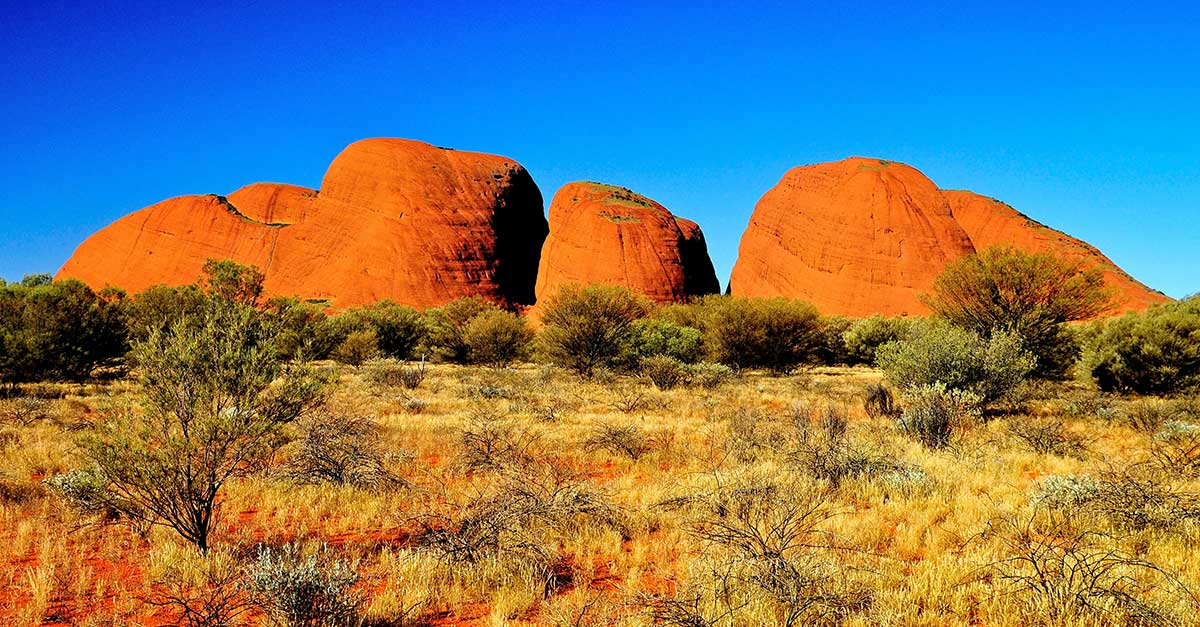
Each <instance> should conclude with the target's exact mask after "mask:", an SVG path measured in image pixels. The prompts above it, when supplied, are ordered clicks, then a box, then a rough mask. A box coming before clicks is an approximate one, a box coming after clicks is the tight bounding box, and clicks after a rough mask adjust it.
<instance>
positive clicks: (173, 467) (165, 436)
mask: <svg viewBox="0 0 1200 627" xmlns="http://www.w3.org/2000/svg"><path fill="white" fill-rule="evenodd" d="M272 331H273V330H272V329H271V328H270V327H268V326H265V325H264V324H263V321H262V318H261V317H260V316H259V315H258V314H257V312H255V311H254V310H252V309H249V308H247V307H243V306H239V305H237V304H235V303H231V302H228V301H225V300H223V299H215V300H213V301H212V302H210V303H209V304H208V306H206V308H205V311H204V313H203V319H202V320H201V321H199V322H198V323H196V324H189V323H188V321H186V320H184V321H181V322H179V323H177V324H175V325H174V326H172V327H171V328H170V329H168V330H166V331H154V332H153V333H151V335H150V337H149V338H147V339H146V340H145V341H144V342H140V343H138V344H137V345H135V346H134V349H133V356H134V358H135V361H136V363H137V366H138V371H139V374H140V379H141V387H142V394H143V398H142V403H141V408H140V410H139V411H125V412H118V413H115V414H114V415H110V416H107V417H106V420H104V421H103V422H101V423H100V424H99V425H97V427H96V429H95V430H94V432H92V433H91V434H89V435H87V436H85V437H84V438H83V439H82V441H81V445H82V448H83V451H84V454H85V456H86V457H87V458H88V459H89V460H90V461H91V462H92V463H94V464H95V466H96V467H97V469H98V471H99V473H100V475H101V476H102V477H103V478H104V479H105V480H106V481H108V483H109V493H110V494H111V498H110V502H109V503H107V505H108V506H110V507H111V508H113V509H114V510H115V511H117V512H119V513H121V514H123V515H124V516H126V517H128V518H131V519H136V520H141V521H143V522H145V523H148V524H154V525H164V526H167V527H170V528H172V529H174V530H175V531H176V532H178V533H179V535H180V536H182V537H183V538H184V539H185V540H187V541H188V542H191V543H193V544H195V545H196V547H198V548H199V549H200V550H201V551H205V552H207V551H208V548H209V533H210V531H211V530H212V526H213V521H214V517H215V515H216V510H217V504H218V496H219V494H220V491H221V488H222V487H223V486H224V485H225V483H226V482H227V481H228V480H229V479H230V478H232V477H234V476H237V475H238V474H240V473H244V472H247V471H248V470H250V469H253V468H255V467H256V466H258V465H259V464H261V463H262V462H263V461H264V460H265V459H266V458H267V456H268V455H269V454H270V453H271V452H272V451H273V450H274V449H275V448H277V447H278V446H279V445H280V443H281V437H280V433H281V429H282V427H283V425H285V424H286V423H288V422H291V421H292V420H294V419H295V418H296V417H298V416H299V415H301V413H303V412H304V411H305V410H306V409H308V408H309V407H311V406H312V405H313V403H314V401H315V400H316V399H317V398H318V397H319V395H320V391H321V384H320V382H319V381H317V380H316V379H315V378H314V377H313V376H312V375H311V374H310V373H309V372H308V371H307V370H305V369H303V368H294V369H287V370H285V369H284V367H283V365H282V364H281V362H280V360H279V358H278V356H277V354H276V352H275V350H274V347H273V344H272V341H271V340H272V335H273V333H272Z"/></svg>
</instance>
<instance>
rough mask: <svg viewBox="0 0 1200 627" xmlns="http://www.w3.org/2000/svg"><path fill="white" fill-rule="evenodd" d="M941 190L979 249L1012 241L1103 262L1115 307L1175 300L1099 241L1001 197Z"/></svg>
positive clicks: (1087, 262)
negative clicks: (1099, 247) (1041, 219)
mask: <svg viewBox="0 0 1200 627" xmlns="http://www.w3.org/2000/svg"><path fill="white" fill-rule="evenodd" d="M942 195H943V196H945V197H946V200H947V201H948V202H949V203H950V209H951V210H952V211H953V212H954V218H955V220H957V221H958V223H959V224H961V225H962V227H963V229H964V230H966V232H967V236H968V237H970V238H971V242H973V243H974V245H975V248H976V249H977V250H984V249H986V248H990V247H992V246H1003V245H1008V246H1014V247H1016V248H1019V249H1021V250H1025V251H1028V252H1035V253H1036V252H1050V253H1053V254H1054V255H1057V256H1059V257H1063V258H1066V259H1071V260H1078V261H1081V262H1082V263H1083V265H1084V267H1087V268H1100V270H1101V271H1102V272H1103V274H1104V284H1105V286H1107V287H1108V288H1109V289H1111V290H1112V291H1113V307H1112V310H1111V313H1124V312H1126V311H1135V310H1141V309H1145V308H1146V307H1148V306H1150V305H1153V304H1155V303H1162V302H1166V301H1169V300H1171V299H1170V298H1168V297H1167V296H1165V295H1163V294H1162V293H1160V292H1156V291H1154V290H1152V289H1150V288H1148V287H1146V286H1145V285H1143V284H1141V283H1139V282H1138V281H1137V280H1136V279H1134V278H1133V277H1131V276H1129V274H1128V273H1127V272H1125V271H1124V270H1122V269H1121V268H1119V267H1117V264H1115V263H1113V262H1112V260H1110V259H1109V258H1108V257H1105V256H1104V254H1103V253H1101V252H1100V251H1099V250H1097V249H1096V247H1095V246H1092V245H1091V244H1088V243H1087V242H1084V241H1082V240H1079V239H1076V238H1074V237H1071V236H1070V235H1067V234H1066V233H1062V232H1061V231H1056V230H1054V229H1052V228H1050V227H1048V226H1046V225H1044V224H1041V223H1039V222H1037V221H1035V220H1033V219H1032V218H1030V217H1028V216H1026V215H1025V214H1023V213H1021V212H1019V211H1017V210H1016V209H1013V208H1012V207H1010V206H1008V205H1006V204H1004V203H1002V202H1000V201H999V200H996V199H994V198H988V197H987V196H981V195H979V194H976V193H974V192H967V191H957V190H946V191H943V192H942Z"/></svg>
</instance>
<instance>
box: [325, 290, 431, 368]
mask: <svg viewBox="0 0 1200 627" xmlns="http://www.w3.org/2000/svg"><path fill="white" fill-rule="evenodd" d="M342 315H343V316H349V320H351V321H354V320H358V321H361V325H360V326H359V327H358V328H357V329H356V330H360V331H361V330H371V331H373V332H374V333H375V337H376V339H377V340H378V341H379V352H380V353H381V354H383V356H384V357H392V358H394V359H401V360H403V359H409V358H411V357H413V353H414V352H415V351H416V349H417V347H418V346H419V345H420V344H421V342H422V340H424V338H425V322H424V320H422V319H421V314H419V313H417V310H415V309H413V308H412V307H405V306H403V305H397V304H396V303H394V302H392V301H390V300H383V301H379V302H378V303H375V304H373V305H367V306H365V307H359V308H357V309H352V310H350V311H347V312H346V313H344V314H342Z"/></svg>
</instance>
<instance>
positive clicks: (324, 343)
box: [263, 296, 345, 359]
mask: <svg viewBox="0 0 1200 627" xmlns="http://www.w3.org/2000/svg"><path fill="white" fill-rule="evenodd" d="M263 313H264V314H265V315H266V316H267V317H269V318H270V319H271V320H272V323H273V324H274V325H275V327H276V328H277V329H278V333H277V334H276V335H275V350H276V351H278V352H279V356H280V357H282V358H284V359H296V358H302V359H304V358H307V359H327V358H328V357H329V355H330V354H331V353H332V352H333V351H334V350H335V349H336V348H337V347H338V346H339V345H341V343H342V342H344V341H345V338H344V337H341V338H339V339H338V341H337V342H336V343H335V342H334V341H333V338H331V337H329V335H328V334H327V332H328V331H329V330H331V329H330V325H329V324H328V323H326V320H327V319H328V316H326V314H325V309H324V308H323V307H321V306H320V305H317V304H314V303H307V302H303V301H301V300H300V299H298V298H295V297H283V296H277V297H275V298H272V299H270V300H268V301H267V302H266V305H265V307H264V312H263Z"/></svg>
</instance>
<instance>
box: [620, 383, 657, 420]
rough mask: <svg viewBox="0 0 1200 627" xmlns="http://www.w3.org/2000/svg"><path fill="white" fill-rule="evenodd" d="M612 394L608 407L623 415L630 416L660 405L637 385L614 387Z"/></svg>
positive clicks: (644, 389)
mask: <svg viewBox="0 0 1200 627" xmlns="http://www.w3.org/2000/svg"><path fill="white" fill-rule="evenodd" d="M612 393H613V396H614V398H613V400H611V401H609V403H608V406H609V407H612V408H613V409H615V410H617V411H619V412H621V413H623V414H632V413H634V412H639V411H644V410H646V409H650V408H652V407H655V406H661V405H662V403H661V402H656V400H657V399H655V398H654V397H653V396H651V395H650V394H649V393H648V391H647V390H646V388H644V387H641V386H637V385H618V386H614V387H613V388H612Z"/></svg>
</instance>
